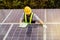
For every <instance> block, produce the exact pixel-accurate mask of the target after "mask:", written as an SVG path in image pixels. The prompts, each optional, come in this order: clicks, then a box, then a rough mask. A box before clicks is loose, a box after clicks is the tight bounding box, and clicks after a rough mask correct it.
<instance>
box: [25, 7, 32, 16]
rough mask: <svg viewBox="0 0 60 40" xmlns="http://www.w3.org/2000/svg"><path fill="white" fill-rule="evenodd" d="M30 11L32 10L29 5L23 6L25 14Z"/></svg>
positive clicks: (28, 13)
mask: <svg viewBox="0 0 60 40" xmlns="http://www.w3.org/2000/svg"><path fill="white" fill-rule="evenodd" d="M31 12H32V9H31V8H30V7H29V6H26V7H25V8H24V13H25V14H26V15H30V14H31Z"/></svg>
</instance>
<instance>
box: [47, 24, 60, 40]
mask: <svg viewBox="0 0 60 40" xmlns="http://www.w3.org/2000/svg"><path fill="white" fill-rule="evenodd" d="M46 34H47V40H60V24H47V33H46Z"/></svg>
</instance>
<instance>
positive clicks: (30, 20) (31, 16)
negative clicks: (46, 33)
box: [24, 13, 33, 24]
mask: <svg viewBox="0 0 60 40" xmlns="http://www.w3.org/2000/svg"><path fill="white" fill-rule="evenodd" d="M32 18H33V13H31V15H30V18H29V22H28V21H27V16H26V14H25V13H24V22H25V23H30V24H31V22H32Z"/></svg>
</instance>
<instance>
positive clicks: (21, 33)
mask: <svg viewBox="0 0 60 40" xmlns="http://www.w3.org/2000/svg"><path fill="white" fill-rule="evenodd" d="M39 35H41V36H39ZM39 38H40V39H41V40H43V27H42V26H40V25H38V24H32V25H31V24H29V25H27V27H26V28H20V27H19V25H14V26H13V28H12V29H11V31H10V32H9V34H8V36H7V38H6V40H37V39H39Z"/></svg>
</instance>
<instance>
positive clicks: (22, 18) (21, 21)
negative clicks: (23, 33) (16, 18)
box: [20, 13, 24, 23]
mask: <svg viewBox="0 0 60 40" xmlns="http://www.w3.org/2000/svg"><path fill="white" fill-rule="evenodd" d="M23 15H24V13H23V14H22V16H21V18H20V23H22V20H23Z"/></svg>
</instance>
